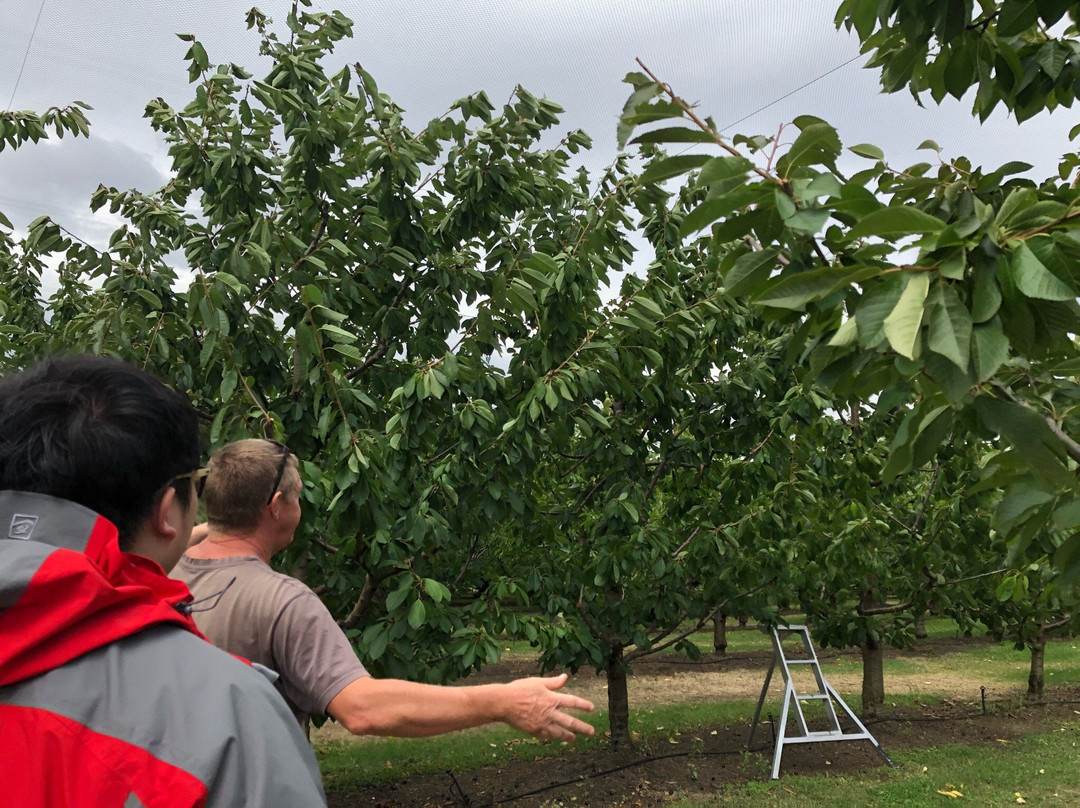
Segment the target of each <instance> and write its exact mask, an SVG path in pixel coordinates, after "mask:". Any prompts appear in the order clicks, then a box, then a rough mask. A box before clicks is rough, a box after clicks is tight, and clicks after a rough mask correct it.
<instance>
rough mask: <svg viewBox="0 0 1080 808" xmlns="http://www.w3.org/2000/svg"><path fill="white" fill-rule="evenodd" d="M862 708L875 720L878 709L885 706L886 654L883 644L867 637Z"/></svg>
mask: <svg viewBox="0 0 1080 808" xmlns="http://www.w3.org/2000/svg"><path fill="white" fill-rule="evenodd" d="M859 650H860V651H862V708H863V715H865V716H867V717H869V718H874V717H875V716H877V713H878V708H879V707H884V706H885V673H884V670H883V668H882V662H883V660H884V657H885V654H884V650H883V649H882V647H881V643H880V642H879V641H878V640H877V639H876V638H874V637H873V636H867V638H866V640H864V641H863V643H862V645H860V646H859Z"/></svg>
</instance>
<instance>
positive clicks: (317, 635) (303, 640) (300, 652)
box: [270, 584, 369, 715]
mask: <svg viewBox="0 0 1080 808" xmlns="http://www.w3.org/2000/svg"><path fill="white" fill-rule="evenodd" d="M300 587H301V591H300V592H299V593H298V594H297V596H296V597H295V598H293V599H292V600H291V601H289V603H288V604H287V605H286V606H285V608H284V609H283V610H282V613H281V615H280V617H279V618H278V620H277V622H276V623H275V624H274V630H273V633H272V635H271V639H270V642H271V646H272V649H273V654H274V659H275V661H276V662H277V664H278V671H277V672H278V673H279V674H280V675H281V680H280V682H279V684H280V685H281V687H282V689H283V690H284V691H285V693H286V695H288V697H289V698H290V699H292V701H293V702H294V703H295V704H296V705H297V706H298V707H299V708H300V709H301V710H304V711H305V712H308V713H312V714H313V715H320V714H324V713H325V712H326V705H327V704H329V703H330V700H331V699H333V698H334V696H336V695H337V694H338V693H340V692H341V691H342V689H343V688H344V687H345V686H346V685H348V684H351V683H352V682H354V681H356V680H357V679H360V678H361V677H364V676H368V675H369V674H368V672H367V670H366V669H365V668H364V666H363V664H362V663H361V662H360V660H359V659H358V658H357V656H356V651H354V650H353V647H352V644H351V643H350V642H349V640H348V638H347V637H346V636H345V632H343V631H342V630H341V628H340V627H339V626H338V624H337V623H336V622H335V621H334V618H333V617H332V616H331V614H330V611H329V610H328V609H327V608H326V606H324V605H323V602H322V601H321V600H319V597H318V595H316V594H315V593H314V592H312V591H311V590H310V589H308V588H307V587H306V586H303V584H300Z"/></svg>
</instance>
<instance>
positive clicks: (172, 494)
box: [150, 485, 179, 541]
mask: <svg viewBox="0 0 1080 808" xmlns="http://www.w3.org/2000/svg"><path fill="white" fill-rule="evenodd" d="M174 504H176V489H175V488H173V487H172V486H171V485H170V486H169V487H168V488H166V489H165V493H164V494H162V495H161V498H160V499H159V500H158V501H157V502H156V503H154V509H153V511H152V512H151V513H150V526H151V527H152V528H153V529H154V532H155V533H156V534H157V535H158V536H159V537H160V538H162V539H164V540H166V541H172V540H173V539H175V538H176V535H177V533H178V532H179V530H178V528H177V526H176V525H174V524H173V523H172V507H173V505H174Z"/></svg>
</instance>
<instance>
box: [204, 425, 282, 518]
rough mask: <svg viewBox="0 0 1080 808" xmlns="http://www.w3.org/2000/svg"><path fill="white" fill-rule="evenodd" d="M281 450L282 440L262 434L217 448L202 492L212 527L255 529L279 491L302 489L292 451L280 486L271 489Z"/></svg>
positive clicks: (207, 516) (279, 461)
mask: <svg viewBox="0 0 1080 808" xmlns="http://www.w3.org/2000/svg"><path fill="white" fill-rule="evenodd" d="M281 453H282V447H281V444H279V443H277V442H275V441H270V440H262V439H259V438H252V439H248V440H240V441H236V442H235V443H230V444H228V445H226V446H222V447H221V448H220V449H218V450H217V451H216V452H214V454H213V455H212V456H211V457H210V462H209V463H208V464H207V465H208V468H209V469H210V474H209V475H208V476H207V478H206V487H205V488H204V489H203V494H202V500H203V503H204V504H205V505H206V519H207V521H208V522H209V523H210V527H211V528H212V529H214V530H218V531H222V532H225V533H229V532H235V531H238V530H252V529H254V528H255V527H257V526H258V524H259V520H260V519H261V518H262V513H263V511H264V510H265V509H266V505H267V500H268V499H270V498H271V497H273V495H274V494H275V493H277V492H278V491H282V492H285V493H287V494H292V493H294V492H296V491H299V490H300V486H301V482H300V472H299V471H298V470H297V460H296V455H295V454H293V453H292V452H289V458H288V460H286V461H285V468H284V469H283V472H282V475H281V480H280V481H279V482H278V485H277V488H275V489H274V491H271V490H270V486H272V485H273V484H274V475H275V474H277V469H278V465H279V464H280V463H281Z"/></svg>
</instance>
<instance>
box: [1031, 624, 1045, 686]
mask: <svg viewBox="0 0 1080 808" xmlns="http://www.w3.org/2000/svg"><path fill="white" fill-rule="evenodd" d="M1045 629H1046V624H1045V623H1043V622H1041V621H1040V623H1039V631H1038V633H1037V634H1036V635H1035V638H1034V639H1032V640H1031V641H1030V642H1029V643H1028V648H1030V649H1031V669H1030V671H1029V672H1028V689H1027V697H1028V698H1029V699H1041V698H1042V695H1043V688H1044V687H1045V685H1046V679H1045V676H1044V672H1043V670H1044V669H1043V666H1044V664H1045V662H1046V630H1045Z"/></svg>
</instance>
